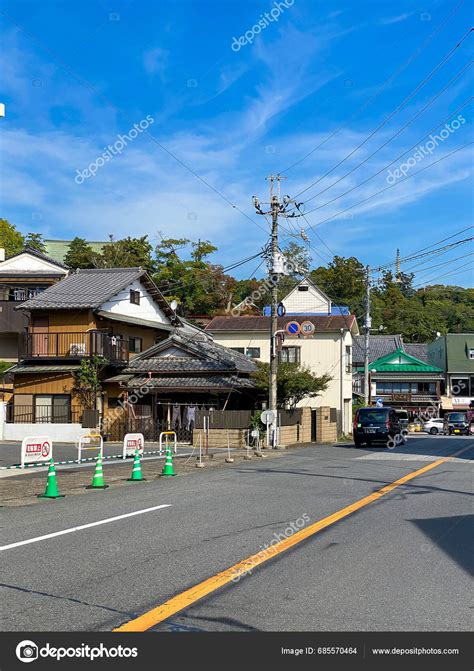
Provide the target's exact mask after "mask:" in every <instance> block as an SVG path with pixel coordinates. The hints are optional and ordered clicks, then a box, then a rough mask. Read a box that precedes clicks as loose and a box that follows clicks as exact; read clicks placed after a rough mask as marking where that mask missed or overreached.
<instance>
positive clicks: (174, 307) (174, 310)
mask: <svg viewBox="0 0 474 671" xmlns="http://www.w3.org/2000/svg"><path fill="white" fill-rule="evenodd" d="M170 307H171V309H172V310H173V312H176V308H177V307H178V301H176V300H172V301H171V303H170Z"/></svg>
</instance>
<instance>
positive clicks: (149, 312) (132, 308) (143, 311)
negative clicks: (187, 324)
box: [99, 279, 171, 324]
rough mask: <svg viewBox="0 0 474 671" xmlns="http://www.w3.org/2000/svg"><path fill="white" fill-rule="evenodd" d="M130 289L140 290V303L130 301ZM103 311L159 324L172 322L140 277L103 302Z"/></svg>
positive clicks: (101, 308) (101, 307)
mask: <svg viewBox="0 0 474 671" xmlns="http://www.w3.org/2000/svg"><path fill="white" fill-rule="evenodd" d="M130 291H139V292H140V304H139V305H136V304H135V303H131V302H130ZM99 309H100V310H101V311H103V312H110V313H111V314H115V315H122V316H124V317H137V318H139V319H145V320H147V321H152V322H153V321H154V322H156V323H157V324H170V323H171V321H170V319H169V318H168V317H167V316H166V315H165V313H164V312H163V310H162V309H161V308H160V307H159V305H158V304H157V302H156V300H155V299H154V298H153V297H152V295H151V293H150V292H149V291H148V289H147V288H146V287H145V286H144V284H143V283H142V282H140V280H139V279H137V280H135V281H133V282H131V283H130V284H128V285H127V286H126V287H125V288H123V289H121V290H120V291H118V292H117V293H116V294H115V295H114V296H112V297H111V298H109V299H108V300H107V301H105V302H104V303H102V304H101V306H100V308H99Z"/></svg>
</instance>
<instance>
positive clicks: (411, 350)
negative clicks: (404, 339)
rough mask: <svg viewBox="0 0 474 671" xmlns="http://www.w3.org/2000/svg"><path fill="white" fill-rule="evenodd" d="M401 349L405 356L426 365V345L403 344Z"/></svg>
mask: <svg viewBox="0 0 474 671" xmlns="http://www.w3.org/2000/svg"><path fill="white" fill-rule="evenodd" d="M403 349H404V350H405V352H406V353H407V354H411V356H414V357H416V358H417V359H420V361H424V362H425V363H428V343H403Z"/></svg>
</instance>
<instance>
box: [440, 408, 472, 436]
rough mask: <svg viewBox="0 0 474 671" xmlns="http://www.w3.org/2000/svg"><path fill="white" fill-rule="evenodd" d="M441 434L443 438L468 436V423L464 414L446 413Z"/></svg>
mask: <svg viewBox="0 0 474 671" xmlns="http://www.w3.org/2000/svg"><path fill="white" fill-rule="evenodd" d="M443 433H444V435H445V436H452V435H464V436H468V435H469V422H468V421H467V415H466V413H465V412H448V414H447V415H445V416H444V423H443Z"/></svg>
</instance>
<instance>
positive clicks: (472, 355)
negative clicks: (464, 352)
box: [469, 347, 474, 359]
mask: <svg viewBox="0 0 474 671" xmlns="http://www.w3.org/2000/svg"><path fill="white" fill-rule="evenodd" d="M469 358H470V359H474V347H470V348H469Z"/></svg>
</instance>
